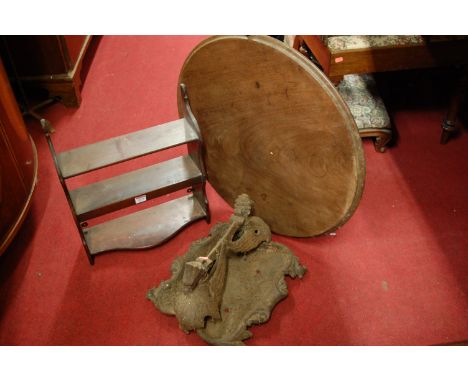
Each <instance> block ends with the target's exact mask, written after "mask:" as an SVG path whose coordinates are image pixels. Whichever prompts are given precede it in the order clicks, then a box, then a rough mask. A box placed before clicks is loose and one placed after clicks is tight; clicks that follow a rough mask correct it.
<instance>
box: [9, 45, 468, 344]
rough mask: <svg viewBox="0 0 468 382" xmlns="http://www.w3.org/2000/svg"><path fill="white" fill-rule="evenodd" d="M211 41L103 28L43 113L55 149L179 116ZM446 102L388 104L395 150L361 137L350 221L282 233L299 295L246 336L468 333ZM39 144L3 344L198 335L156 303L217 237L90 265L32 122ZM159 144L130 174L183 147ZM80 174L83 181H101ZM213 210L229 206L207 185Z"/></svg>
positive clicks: (460, 175)
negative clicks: (69, 100) (328, 231)
mask: <svg viewBox="0 0 468 382" xmlns="http://www.w3.org/2000/svg"><path fill="white" fill-rule="evenodd" d="M202 39H203V37H197V36H189V37H187V36H184V37H183V36H179V37H175V36H172V37H162V36H159V37H124V36H121V37H104V38H102V40H101V41H100V43H99V47H98V49H97V50H96V54H95V57H94V59H93V61H92V65H91V66H90V68H89V73H88V75H87V79H86V82H85V86H84V88H83V103H82V106H81V107H80V108H79V109H65V108H64V107H63V106H62V105H60V104H57V105H54V106H52V107H50V108H49V109H47V110H46V111H45V112H44V115H45V116H46V117H47V118H49V119H50V120H51V122H52V123H53V125H54V126H55V128H56V133H55V134H54V136H53V139H54V142H55V145H56V148H57V150H58V151H63V150H67V149H70V148H72V147H75V146H80V145H83V144H87V143H91V142H95V141H98V140H101V139H105V138H109V137H112V136H116V135H120V134H123V133H127V132H131V131H134V130H137V129H141V128H144V127H149V126H152V125H155V124H158V123H163V122H167V121H170V120H173V119H176V118H177V107H176V84H177V77H178V73H179V70H180V68H181V66H182V63H183V61H184V59H185V57H186V56H187V54H188V53H189V52H190V50H191V49H192V48H193V47H194V46H195V45H196V44H197V43H198V42H199V41H201V40H202ZM443 115H444V110H443V108H442V107H440V108H437V109H433V108H431V109H427V108H414V107H413V108H411V109H404V108H402V107H400V108H398V109H395V110H394V112H393V113H392V116H393V119H394V121H393V122H394V124H395V126H396V128H397V130H398V132H399V140H398V143H397V145H396V146H395V147H393V148H391V149H389V150H388V151H387V153H385V154H379V153H376V152H375V151H374V149H373V146H372V143H371V142H370V141H365V142H364V149H365V155H366V161H367V178H366V186H365V191H364V195H363V198H362V201H361V204H360V206H359V208H358V209H357V211H356V213H355V215H354V216H353V217H352V218H351V220H350V221H349V222H348V223H347V224H346V225H345V226H344V227H343V228H342V229H340V230H339V231H338V232H337V234H336V236H326V237H320V238H314V239H293V238H287V237H279V236H276V237H275V240H277V241H279V242H281V243H284V244H286V245H287V246H289V247H290V248H291V249H292V250H293V251H294V252H295V254H296V255H297V256H298V257H299V258H300V260H301V262H302V263H303V264H304V265H306V266H307V268H308V272H307V274H306V276H305V277H304V278H303V279H302V280H288V287H289V293H290V295H289V297H288V298H287V299H286V300H284V301H282V302H281V303H280V304H279V305H278V306H277V307H276V308H275V310H274V311H273V314H272V318H271V320H270V321H269V322H268V323H267V324H266V325H262V326H259V327H254V328H253V329H252V331H253V333H254V337H253V339H252V340H249V341H248V344H251V345H426V344H437V343H447V342H455V341H461V340H465V339H468V297H467V294H468V235H467V232H468V176H467V174H468V160H467V159H468V150H467V144H468V135H467V134H466V133H465V134H462V135H461V136H460V137H459V138H458V139H456V140H454V141H451V142H450V143H449V144H447V145H445V146H442V145H439V143H438V140H439V135H440V128H439V125H440V121H441V118H442V116H443ZM28 125H29V127H30V130H31V133H32V136H33V138H34V140H35V142H36V145H37V149H38V153H39V161H40V164H39V183H38V186H37V189H36V193H35V195H34V203H33V205H32V209H31V213H30V214H29V217H28V218H27V220H26V222H25V224H24V226H23V228H22V229H21V231H20V233H19V234H18V236H17V238H16V240H15V241H14V243H13V244H12V246H11V247H10V248H9V250H7V252H6V253H5V254H4V255H3V256H2V257H1V259H0V288H1V289H0V344H2V345H201V344H203V343H204V342H203V341H202V340H201V339H199V338H198V336H197V335H196V334H191V335H186V334H184V333H183V332H182V331H181V330H180V329H179V328H178V324H177V321H176V319H175V318H173V317H168V316H165V315H163V314H161V313H159V312H158V311H156V309H155V308H154V307H153V305H152V304H151V303H150V302H149V301H147V300H146V298H145V295H146V292H147V290H148V289H149V288H151V287H152V286H154V285H158V284H159V282H160V281H161V280H163V279H166V278H168V277H169V274H170V273H169V268H170V264H171V262H172V261H173V259H174V258H175V257H176V256H179V255H181V254H183V253H184V252H185V251H186V250H187V248H188V245H189V243H191V242H192V241H193V240H195V239H198V238H200V237H202V236H205V235H207V233H208V231H209V228H210V227H209V226H208V225H207V224H206V223H205V222H204V221H200V222H197V223H195V224H194V225H192V226H190V227H188V228H187V229H185V230H184V231H182V232H181V233H180V234H179V235H177V236H176V237H175V238H174V239H172V240H171V241H169V242H168V243H167V244H165V245H163V246H161V247H159V248H155V249H151V250H146V251H135V252H114V253H109V254H105V255H102V256H99V257H97V258H96V265H95V266H94V267H91V266H90V265H89V264H88V261H87V258H86V256H85V254H84V250H83V248H82V246H81V244H80V239H79V236H78V233H77V232H76V230H75V227H74V224H73V220H72V216H71V214H70V211H69V209H68V206H67V202H66V200H65V196H64V194H63V192H62V189H61V187H60V183H59V181H58V178H57V175H56V173H55V169H54V167H53V164H52V159H51V156H50V154H49V151H48V148H47V145H46V142H45V140H44V138H43V136H42V135H41V133H40V131H39V127H38V126H37V125H36V124H35V123H34V122H29V123H28ZM181 150H182V149H176V150H172V151H171V152H170V153H168V154H157V155H152V156H151V157H149V158H147V159H145V160H137V161H134V162H131V163H128V164H123V165H119V166H116V168H112V169H106V170H101V171H100V172H99V173H98V175H100V176H106V177H107V176H111V175H113V174H116V173H118V172H119V171H121V170H122V169H127V168H136V167H141V166H144V165H147V164H149V163H151V162H152V161H155V160H161V159H166V158H168V157H173V156H177V155H179V154H180V152H181ZM95 177H96V175H90V176H85V177H83V178H82V179H79V180H77V181H76V182H75V185H78V184H83V183H86V182H89V181H91V180H93V179H95ZM208 197H209V200H210V203H211V209H212V213H213V217H212V221H213V222H216V221H218V220H220V219H226V218H227V217H228V216H229V215H230V213H231V209H230V208H229V207H228V206H227V204H226V203H225V202H224V201H223V200H222V199H221V198H220V197H219V196H218V195H217V194H216V193H215V192H214V191H213V190H212V189H211V188H209V189H208Z"/></svg>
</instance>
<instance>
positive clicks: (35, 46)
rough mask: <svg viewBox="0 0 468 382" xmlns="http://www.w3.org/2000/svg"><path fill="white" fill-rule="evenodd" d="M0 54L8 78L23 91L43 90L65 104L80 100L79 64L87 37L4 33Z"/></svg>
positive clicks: (71, 104)
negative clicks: (17, 82)
mask: <svg viewBox="0 0 468 382" xmlns="http://www.w3.org/2000/svg"><path fill="white" fill-rule="evenodd" d="M2 39H3V44H2V47H1V55H2V58H3V61H4V64H5V67H6V69H7V72H8V74H9V76H10V78H14V79H15V80H16V76H17V77H18V78H19V80H20V81H21V82H22V84H23V87H24V88H26V90H31V89H37V88H40V89H45V90H46V91H47V92H48V96H50V97H60V99H61V101H62V102H63V103H64V104H65V106H71V107H78V106H79V105H80V103H81V76H80V72H81V66H82V63H83V59H84V56H85V53H86V50H87V48H88V46H89V42H90V40H91V37H90V36H4V37H3V38H2Z"/></svg>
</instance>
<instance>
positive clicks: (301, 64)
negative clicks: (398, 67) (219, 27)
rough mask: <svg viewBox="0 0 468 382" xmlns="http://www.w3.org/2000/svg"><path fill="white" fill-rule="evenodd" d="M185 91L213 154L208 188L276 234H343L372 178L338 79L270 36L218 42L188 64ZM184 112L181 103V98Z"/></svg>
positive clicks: (213, 41) (197, 53) (211, 41)
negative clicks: (245, 204)
mask: <svg viewBox="0 0 468 382" xmlns="http://www.w3.org/2000/svg"><path fill="white" fill-rule="evenodd" d="M179 82H180V83H185V84H186V86H187V90H188V96H189V99H190V104H191V107H192V110H193V113H194V115H195V117H196V118H197V120H198V123H199V125H200V129H201V133H202V137H203V140H204V145H205V161H206V168H207V176H208V180H209V182H210V183H211V184H212V186H213V187H214V188H215V189H216V190H217V192H218V193H219V194H220V195H221V196H222V197H223V198H224V199H225V200H226V201H227V202H228V203H230V204H231V205H233V203H234V200H235V198H236V197H237V196H238V195H239V194H241V193H247V194H249V195H250V197H251V198H252V199H253V200H254V202H255V211H256V214H257V215H258V216H260V217H262V218H263V219H264V220H265V221H266V222H267V224H269V225H270V227H271V228H272V230H273V232H275V233H278V234H283V235H289V236H295V237H307V236H316V235H320V234H323V233H325V232H329V231H332V230H335V229H336V228H337V227H339V226H341V225H342V224H344V223H345V222H346V221H347V220H348V219H349V218H350V217H351V215H352V214H353V212H354V210H355V209H356V207H357V205H358V203H359V200H360V198H361V194H362V189H363V185H364V177H365V163H364V155H363V151H362V146H361V140H360V138H359V134H358V131H357V127H356V125H355V123H354V120H353V118H352V116H351V114H350V112H349V110H348V108H347V106H346V105H345V103H344V102H343V100H342V99H341V97H340V96H339V94H338V93H337V91H336V90H335V88H334V87H333V85H332V84H331V83H330V82H329V80H328V79H327V78H326V77H325V76H324V75H323V74H322V73H321V72H320V71H319V70H318V69H317V68H316V67H315V66H313V64H312V63H310V62H309V61H308V60H306V59H305V58H304V57H303V56H302V55H301V54H299V53H298V52H296V51H294V50H292V49H290V48H288V47H287V46H286V45H284V44H282V43H280V42H279V41H277V40H274V39H272V38H269V37H266V36H249V37H246V36H218V37H212V38H209V39H207V40H205V41H203V42H202V43H201V44H200V45H198V46H197V47H196V48H195V49H194V50H193V51H192V53H191V54H190V55H189V56H188V58H187V59H186V61H185V63H184V66H183V68H182V70H181V74H180V78H179ZM178 103H179V112H180V113H182V109H183V108H182V98H181V96H180V93H179V100H178Z"/></svg>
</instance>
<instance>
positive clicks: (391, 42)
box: [322, 35, 424, 53]
mask: <svg viewBox="0 0 468 382" xmlns="http://www.w3.org/2000/svg"><path fill="white" fill-rule="evenodd" d="M322 40H323V41H324V42H325V43H326V45H327V46H328V48H329V49H330V51H331V52H332V53H334V52H339V51H343V50H351V49H369V48H381V47H391V46H402V45H420V44H424V38H423V36H401V35H400V36H395V35H390V36H375V35H374V36H323V37H322Z"/></svg>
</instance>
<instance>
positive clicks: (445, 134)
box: [440, 67, 468, 144]
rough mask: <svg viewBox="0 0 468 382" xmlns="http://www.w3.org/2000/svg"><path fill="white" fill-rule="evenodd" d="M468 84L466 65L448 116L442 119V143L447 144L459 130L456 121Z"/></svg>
mask: <svg viewBox="0 0 468 382" xmlns="http://www.w3.org/2000/svg"><path fill="white" fill-rule="evenodd" d="M467 84H468V69H467V68H466V67H465V68H464V70H463V74H462V78H461V80H460V82H459V83H458V85H457V88H456V89H455V93H454V94H453V96H452V98H451V100H450V104H449V108H448V111H447V116H446V117H445V119H444V120H443V121H442V134H441V136H440V143H441V144H446V143H447V142H448V141H449V139H450V137H451V136H452V135H453V134H455V133H456V132H457V131H458V128H457V125H456V121H457V116H458V111H459V110H460V104H461V102H462V100H463V97H464V95H465V93H466V87H467Z"/></svg>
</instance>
